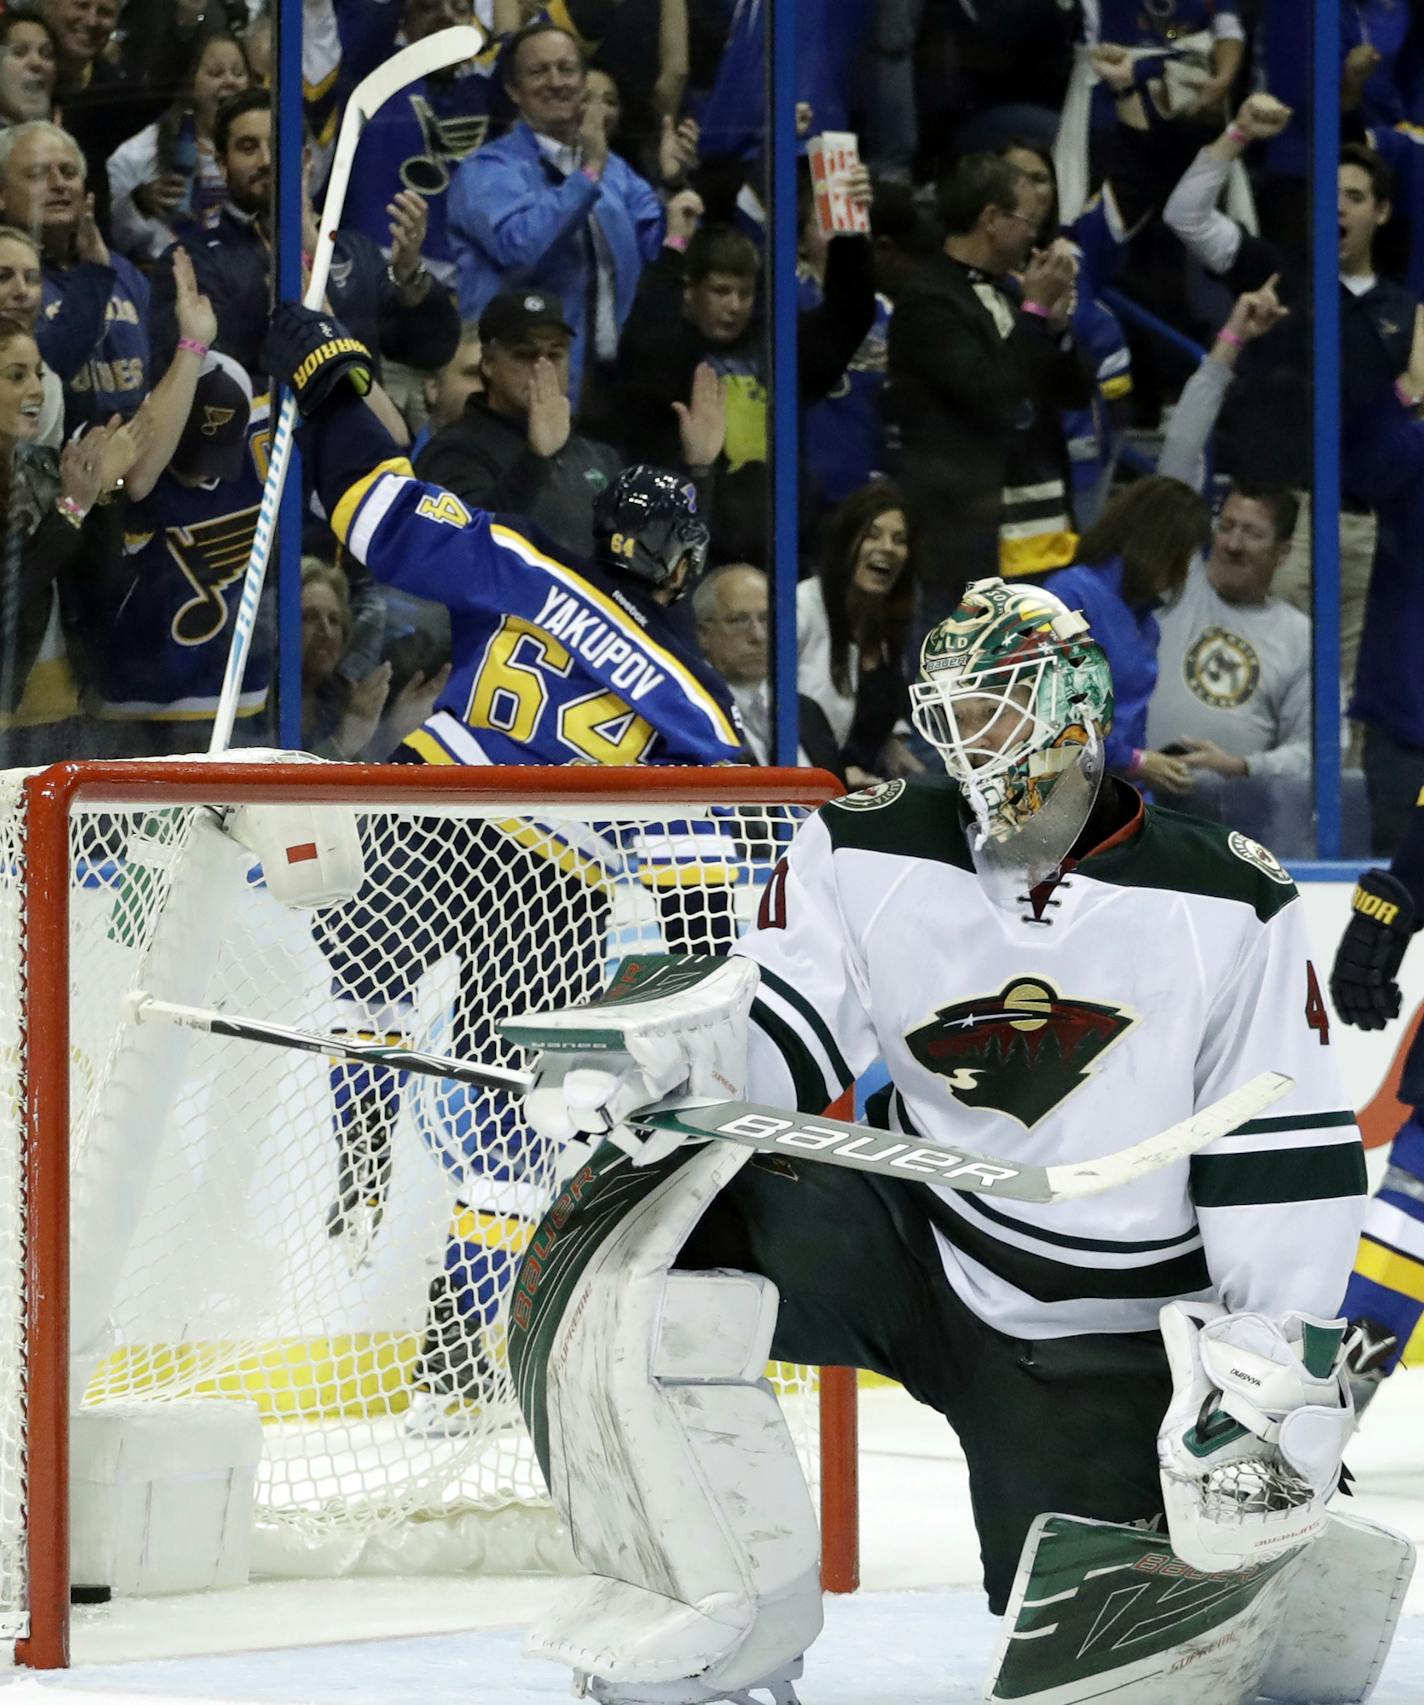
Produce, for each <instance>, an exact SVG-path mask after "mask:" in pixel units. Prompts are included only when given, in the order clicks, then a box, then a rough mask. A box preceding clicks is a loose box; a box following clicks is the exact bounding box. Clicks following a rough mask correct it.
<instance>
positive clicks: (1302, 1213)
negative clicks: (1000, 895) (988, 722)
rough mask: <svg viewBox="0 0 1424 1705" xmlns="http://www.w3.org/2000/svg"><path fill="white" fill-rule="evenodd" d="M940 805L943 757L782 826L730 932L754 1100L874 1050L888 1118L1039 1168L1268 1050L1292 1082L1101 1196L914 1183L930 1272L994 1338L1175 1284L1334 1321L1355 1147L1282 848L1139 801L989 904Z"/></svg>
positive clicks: (1179, 1293) (1125, 1309)
mask: <svg viewBox="0 0 1424 1705" xmlns="http://www.w3.org/2000/svg"><path fill="white" fill-rule="evenodd" d="M960 812H961V806H960V799H959V794H958V792H957V790H956V789H955V787H954V785H953V784H952V783H949V782H947V781H945V780H943V779H939V778H936V779H934V780H926V781H920V780H916V781H913V782H909V783H906V782H890V783H885V784H881V785H880V786H877V787H874V788H871V789H867V790H866V791H864V792H862V793H858V794H852V795H851V796H850V797H849V798H847V799H845V800H840V801H837V802H835V803H834V804H831V805H828V806H826V807H825V808H824V809H823V810H822V811H821V812H820V813H819V814H818V816H816V817H815V818H813V819H812V820H811V821H810V822H809V823H807V824H806V825H805V827H804V828H803V829H802V830H801V832H800V833H799V835H798V836H797V838H796V841H795V843H794V844H793V846H792V847H791V849H790V852H789V853H788V855H787V857H786V858H785V860H784V861H783V862H782V864H781V865H780V866H779V867H778V869H777V871H776V874H775V875H774V876H773V878H772V880H771V881H770V883H769V884H768V886H767V890H766V893H765V895H764V897H763V900H762V904H761V909H760V913H759V916H758V921H757V928H756V929H755V930H754V931H753V932H752V933H751V934H750V935H748V936H747V937H745V938H744V939H743V940H742V941H741V942H740V943H739V944H738V946H737V948H736V951H737V952H738V953H742V954H745V955H747V956H748V957H750V958H752V959H754V960H755V961H756V962H757V964H758V965H759V966H760V968H761V986H760V989H759V992H758V996H757V999H756V1001H755V1003H754V1005H753V1008H752V1021H751V1033H750V1043H749V1073H748V1088H747V1094H748V1096H749V1097H750V1098H751V1099H753V1100H756V1101H760V1102H766V1103H770V1104H772V1105H780V1106H787V1107H791V1106H795V1107H797V1108H799V1109H801V1110H803V1111H811V1112H816V1113H820V1112H824V1111H825V1110H826V1108H827V1107H828V1106H829V1104H830V1103H831V1102H832V1101H833V1100H834V1099H835V1098H836V1097H837V1096H839V1095H840V1094H841V1092H842V1091H843V1090H844V1089H846V1088H847V1087H848V1086H849V1085H850V1084H851V1083H852V1082H853V1081H854V1079H855V1078H856V1077H858V1076H859V1074H861V1073H862V1072H864V1071H865V1070H866V1069H867V1068H868V1067H869V1066H870V1065H871V1064H872V1063H873V1062H875V1061H876V1060H877V1059H883V1061H884V1063H885V1065H886V1067H887V1068H888V1070H889V1075H890V1087H889V1090H888V1092H887V1093H886V1094H884V1095H882V1097H881V1098H880V1101H881V1107H882V1111H883V1115H884V1118H883V1122H884V1123H886V1124H888V1126H889V1128H890V1129H891V1130H896V1131H903V1132H906V1133H913V1134H919V1135H922V1136H924V1137H927V1138H931V1139H933V1140H935V1141H938V1142H942V1143H946V1144H949V1145H951V1146H953V1145H963V1146H965V1147H968V1148H972V1149H976V1150H979V1151H981V1152H988V1153H994V1154H1000V1155H1003V1156H1004V1157H1005V1158H1007V1159H1010V1160H1021V1161H1025V1162H1031V1163H1034V1164H1038V1165H1044V1166H1047V1165H1053V1164H1056V1163H1059V1162H1065V1161H1079V1160H1086V1159H1091V1158H1093V1157H1095V1156H1097V1155H1102V1154H1107V1153H1110V1152H1112V1151H1113V1150H1115V1149H1120V1148H1123V1147H1126V1146H1127V1145H1128V1144H1130V1143H1134V1142H1136V1141H1138V1140H1139V1139H1140V1138H1142V1137H1145V1136H1148V1135H1150V1134H1151V1133H1152V1132H1153V1131H1156V1130H1160V1129H1162V1128H1163V1127H1165V1126H1167V1125H1170V1124H1173V1123H1174V1122H1176V1121H1177V1120H1180V1119H1184V1118H1186V1117H1188V1116H1189V1115H1190V1114H1192V1113H1194V1112H1196V1111H1197V1110H1199V1109H1200V1108H1202V1107H1205V1106H1206V1105H1207V1104H1208V1103H1210V1102H1212V1101H1215V1100H1217V1099H1218V1098H1219V1097H1221V1096H1222V1095H1225V1094H1226V1093H1227V1092H1228V1091H1229V1090H1232V1089H1235V1088H1238V1087H1239V1086H1240V1085H1241V1084H1243V1083H1245V1082H1246V1081H1247V1080H1248V1079H1250V1078H1251V1077H1253V1076H1255V1075H1256V1074H1257V1073H1258V1072H1261V1071H1266V1070H1275V1071H1281V1072H1285V1073H1287V1074H1289V1075H1290V1076H1291V1077H1292V1078H1294V1080H1295V1084H1294V1088H1293V1089H1292V1090H1291V1091H1290V1092H1289V1093H1288V1095H1287V1096H1286V1098H1285V1099H1283V1100H1282V1101H1280V1102H1279V1103H1277V1105H1276V1106H1275V1107H1274V1108H1272V1109H1271V1112H1270V1114H1269V1116H1267V1117H1264V1118H1260V1119H1255V1120H1252V1121H1251V1122H1250V1123H1248V1124H1246V1125H1244V1126H1242V1127H1241V1128H1240V1129H1239V1130H1238V1131H1236V1132H1235V1133H1233V1134H1232V1135H1231V1136H1230V1137H1227V1138H1224V1139H1223V1140H1221V1141H1220V1142H1217V1143H1215V1144H1213V1145H1212V1146H1211V1147H1209V1148H1207V1149H1205V1150H1203V1151H1202V1152H1201V1153H1200V1154H1198V1155H1197V1156H1195V1157H1194V1158H1193V1159H1192V1160H1191V1161H1190V1162H1183V1163H1181V1164H1180V1165H1177V1166H1174V1167H1169V1168H1166V1169H1164V1170H1162V1171H1160V1172H1157V1173H1155V1174H1153V1175H1152V1176H1150V1177H1147V1178H1144V1179H1141V1180H1140V1181H1138V1182H1137V1183H1134V1184H1130V1185H1126V1186H1124V1187H1123V1188H1121V1189H1118V1190H1114V1191H1110V1192H1108V1193H1106V1194H1104V1195H1101V1196H1095V1197H1089V1198H1086V1199H1083V1200H1080V1201H1069V1202H1059V1203H1054V1204H1051V1205H1047V1206H1037V1205H1031V1204H1026V1203H1022V1202H1013V1201H1007V1200H999V1201H995V1200H994V1198H993V1196H992V1194H988V1195H973V1196H971V1195H964V1194H959V1193H956V1192H955V1191H952V1190H950V1189H947V1188H944V1187H942V1186H937V1185H931V1184H926V1185H923V1186H919V1188H923V1189H924V1190H925V1191H926V1192H927V1193H928V1201H929V1207H930V1212H931V1215H932V1218H933V1221H934V1225H935V1230H936V1237H937V1241H938V1244H939V1250H940V1255H941V1258H942V1260H943V1263H944V1270H945V1274H946V1276H947V1278H948V1281H949V1283H950V1284H951V1285H952V1286H953V1288H954V1290H955V1291H956V1292H957V1293H958V1294H959V1296H960V1297H961V1298H962V1299H963V1300H964V1302H965V1303H966V1304H967V1305H968V1306H969V1307H970V1308H971V1309H973V1310H974V1312H975V1313H976V1314H977V1315H978V1316H979V1317H980V1318H981V1319H983V1320H985V1321H986V1322H988V1323H989V1324H990V1325H991V1326H993V1327H995V1328H996V1329H998V1330H999V1331H1001V1332H1004V1333H1007V1334H1009V1335H1011V1336H1014V1337H1021V1338H1050V1337H1060V1336H1065V1335H1068V1334H1072V1333H1082V1332H1155V1331H1156V1330H1157V1317H1158V1311H1159V1309H1160V1308H1161V1307H1162V1305H1163V1304H1164V1303H1165V1302H1167V1301H1169V1300H1171V1299H1173V1298H1189V1299H1200V1300H1212V1301H1219V1302H1221V1303H1223V1304H1224V1305H1225V1306H1226V1307H1227V1308H1229V1309H1233V1310H1248V1309H1249V1310H1258V1311H1260V1312H1262V1313H1264V1314H1266V1315H1270V1316H1275V1315H1277V1314H1280V1313H1282V1312H1283V1311H1285V1310H1287V1309H1298V1310H1303V1311H1307V1312H1310V1313H1315V1314H1318V1315H1321V1316H1326V1317H1328V1316H1331V1315H1333V1314H1334V1313H1335V1311H1336V1309H1337V1308H1338V1306H1339V1302H1340V1299H1341V1296H1342V1295H1343V1294H1344V1287H1345V1281H1346V1278H1347V1276H1348V1274H1349V1271H1350V1265H1351V1262H1352V1260H1353V1258H1354V1254H1355V1248H1356V1243H1357V1241H1358V1236H1359V1230H1360V1223H1361V1217H1362V1214H1363V1209H1364V1201H1365V1188H1366V1185H1365V1167H1364V1156H1363V1150H1362V1148H1361V1143H1360V1136H1359V1132H1358V1130H1357V1129H1356V1125H1355V1116H1354V1114H1353V1112H1352V1111H1350V1109H1349V1107H1348V1105H1347V1103H1346V1100H1345V1097H1344V1094H1343V1091H1342V1087H1341V1083H1340V1080H1339V1076H1338V1074H1337V1071H1336V1067H1335V1061H1334V1050H1333V1048H1332V1047H1331V1034H1330V1018H1329V1013H1328V1009H1327V1008H1326V1006H1325V1003H1324V1000H1323V997H1322V994H1321V985H1320V981H1319V978H1318V975H1317V971H1316V967H1315V966H1314V964H1313V963H1312V961H1311V950H1310V944H1309V942H1308V940H1307V937H1306V932H1305V925H1304V920H1303V917H1302V908H1301V906H1300V904H1299V902H1298V896H1297V894H1296V890H1295V887H1294V884H1293V883H1292V882H1291V879H1290V877H1289V876H1288V875H1287V873H1286V872H1285V870H1284V869H1283V868H1282V867H1281V866H1280V865H1279V864H1278V863H1277V861H1276V860H1275V858H1274V857H1273V856H1272V855H1271V854H1270V853H1269V852H1267V851H1266V850H1265V849H1264V848H1263V847H1261V846H1259V845H1258V844H1257V843H1256V842H1254V841H1251V840H1249V839H1247V838H1246V837H1245V836H1243V835H1240V834H1238V833H1235V832H1232V831H1229V830H1227V829H1224V828H1220V827H1218V826H1216V825H1213V824H1210V823H1205V822H1201V821H1199V820H1197V819H1195V818H1192V817H1188V816H1185V815H1183V814H1180V813H1177V812H1174V811H1168V810H1163V809H1160V808H1157V807H1151V806H1149V807H1145V808H1144V809H1143V810H1142V812H1141V813H1140V814H1139V816H1138V818H1137V819H1136V821H1135V822H1134V823H1133V824H1131V825H1129V826H1128V828H1126V829H1124V830H1123V831H1122V832H1121V833H1120V834H1118V835H1115V836H1114V837H1113V839H1112V840H1111V841H1110V842H1108V843H1106V844H1105V845H1104V846H1102V847H1099V848H1098V849H1096V850H1095V851H1094V852H1093V853H1091V854H1090V855H1089V856H1088V857H1087V858H1086V859H1084V860H1083V862H1082V863H1081V864H1079V865H1078V866H1077V867H1076V868H1073V869H1071V870H1070V871H1069V873H1068V874H1067V875H1066V876H1065V877H1063V878H1062V879H1061V880H1060V881H1059V882H1057V883H1056V884H1055V885H1053V886H1052V887H1051V889H1049V888H1048V887H1047V886H1046V885H1045V887H1044V888H1040V889H1035V890H1034V891H1033V893H1032V894H1025V895H1024V896H1023V897H1022V898H1021V900H1020V901H1019V903H1018V904H1017V905H1016V906H1015V907H1013V908H1012V909H1006V908H1004V907H1002V906H999V905H995V904H994V903H993V902H992V901H991V899H990V898H989V896H988V895H987V893H986V891H985V890H984V888H983V887H982V886H981V884H980V882H979V879H978V877H977V876H976V875H975V872H974V868H973V864H972V861H971V858H970V854H969V849H968V845H967V842H966V839H965V833H964V829H963V827H962V824H961V815H960Z"/></svg>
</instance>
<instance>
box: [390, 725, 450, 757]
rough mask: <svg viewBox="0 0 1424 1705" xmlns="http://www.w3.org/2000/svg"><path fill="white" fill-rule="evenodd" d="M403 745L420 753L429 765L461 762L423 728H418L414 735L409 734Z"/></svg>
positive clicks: (402, 742)
mask: <svg viewBox="0 0 1424 1705" xmlns="http://www.w3.org/2000/svg"><path fill="white" fill-rule="evenodd" d="M401 745H402V746H409V747H410V749H411V751H412V752H419V754H420V755H421V757H422V758H424V760H425V761H426V763H427V764H457V763H459V761H460V760H459V759H458V758H454V757H451V755H450V753H448V752H447V751H446V750H445V748H444V747H443V746H442V745H441V744H440V742H439V741H438V740H437V739H436V738H435V736H434V735H433V734H428V733H427V732H426V731H425V729H423V728H417V729H416V731H415V733H414V734H407V735H406V737H405V739H404V740H402V741H401Z"/></svg>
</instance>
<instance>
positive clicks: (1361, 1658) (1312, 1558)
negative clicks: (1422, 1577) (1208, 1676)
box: [1260, 1510, 1415, 1705]
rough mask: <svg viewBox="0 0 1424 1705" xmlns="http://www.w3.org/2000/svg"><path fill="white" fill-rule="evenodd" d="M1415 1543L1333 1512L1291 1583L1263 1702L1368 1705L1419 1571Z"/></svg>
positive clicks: (1377, 1525) (1361, 1519)
mask: <svg viewBox="0 0 1424 1705" xmlns="http://www.w3.org/2000/svg"><path fill="white" fill-rule="evenodd" d="M1414 1555H1415V1553H1414V1545H1413V1543H1412V1542H1411V1541H1410V1540H1408V1539H1406V1538H1405V1537H1404V1535H1403V1534H1402V1533H1395V1532H1394V1530H1393V1529H1392V1528H1388V1527H1385V1526H1383V1525H1382V1524H1381V1523H1379V1522H1374V1521H1370V1520H1369V1519H1368V1518H1367V1517H1365V1516H1358V1515H1355V1514H1353V1513H1350V1514H1346V1513H1344V1512H1342V1511H1337V1510H1332V1511H1331V1512H1330V1514H1329V1516H1328V1517H1327V1518H1326V1522H1325V1530H1324V1532H1323V1533H1322V1534H1321V1535H1320V1537H1319V1539H1317V1540H1314V1541H1313V1542H1312V1543H1311V1544H1310V1545H1309V1546H1308V1547H1307V1548H1306V1552H1305V1556H1304V1558H1303V1559H1302V1561H1301V1564H1300V1568H1299V1569H1298V1570H1297V1572H1296V1574H1295V1577H1294V1579H1293V1580H1292V1582H1291V1589H1290V1596H1289V1597H1288V1598H1287V1600H1286V1606H1285V1614H1284V1617H1283V1620H1282V1622H1281V1626H1280V1632H1279V1635H1278V1637H1277V1640H1276V1647H1275V1650H1274V1651H1273V1652H1272V1654H1271V1661H1270V1663H1269V1664H1268V1665H1267V1668H1266V1672H1265V1674H1264V1675H1263V1676H1262V1678H1261V1685H1260V1695H1261V1697H1262V1698H1263V1699H1271V1700H1282V1701H1284V1700H1291V1701H1303V1702H1304V1705H1360V1702H1361V1701H1362V1700H1365V1699H1368V1698H1369V1696H1370V1694H1371V1693H1372V1692H1373V1691H1374V1686H1375V1683H1376V1682H1377V1681H1378V1680H1379V1677H1380V1671H1381V1670H1382V1669H1383V1668H1384V1661H1385V1659H1386V1658H1387V1657H1388V1656H1389V1648H1390V1646H1391V1644H1392V1643H1393V1640H1394V1634H1395V1628H1396V1626H1397V1625H1398V1622H1399V1613H1400V1611H1401V1609H1402V1608H1403V1605H1404V1595H1405V1593H1406V1592H1407V1591H1408V1588H1409V1582H1410V1580H1411V1578H1412V1577H1413V1574H1414Z"/></svg>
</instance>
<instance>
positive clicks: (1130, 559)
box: [1043, 474, 1211, 793]
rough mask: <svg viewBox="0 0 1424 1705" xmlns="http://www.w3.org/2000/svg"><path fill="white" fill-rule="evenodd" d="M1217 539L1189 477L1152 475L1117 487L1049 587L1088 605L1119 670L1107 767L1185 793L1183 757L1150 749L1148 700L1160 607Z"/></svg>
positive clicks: (1188, 780) (1076, 605)
mask: <svg viewBox="0 0 1424 1705" xmlns="http://www.w3.org/2000/svg"><path fill="white" fill-rule="evenodd" d="M1210 543H1211V514H1210V512H1209V511H1208V509H1207V506H1206V503H1205V502H1204V501H1203V499H1202V497H1201V495H1200V494H1199V493H1198V492H1195V491H1193V490H1192V488H1191V486H1189V485H1187V484H1185V483H1184V482H1183V481H1182V480H1174V479H1168V478H1167V477H1166V476H1165V475H1161V474H1153V475H1151V476H1150V477H1149V478H1147V479H1141V480H1137V481H1135V482H1134V483H1133V484H1132V485H1130V486H1127V487H1126V488H1125V489H1124V490H1122V491H1120V492H1118V493H1117V495H1116V496H1115V497H1113V498H1112V499H1111V501H1110V502H1109V503H1108V505H1107V507H1106V508H1105V509H1104V510H1103V513H1102V515H1101V516H1100V517H1099V519H1098V520H1097V521H1096V522H1095V523H1094V525H1093V526H1091V527H1090V528H1089V529H1088V531H1087V532H1086V533H1084V534H1083V536H1082V538H1080V539H1079V541H1078V550H1077V562H1076V563H1075V564H1074V566H1073V567H1071V568H1065V569H1060V570H1059V572H1058V573H1056V574H1050V575H1048V576H1047V577H1046V578H1045V579H1044V581H1043V585H1044V586H1045V587H1046V589H1047V590H1048V591H1050V592H1053V593H1056V594H1057V596H1058V597H1060V598H1061V599H1062V600H1063V601H1064V603H1065V604H1067V605H1068V607H1069V608H1070V609H1074V610H1081V611H1082V612H1083V614H1084V616H1085V617H1086V618H1087V620H1088V625H1089V627H1091V628H1092V630H1093V638H1094V639H1096V640H1097V642H1098V644H1099V645H1101V646H1102V648H1103V650H1104V651H1105V652H1106V653H1107V658H1108V663H1109V664H1110V666H1111V668H1112V677H1113V698H1114V701H1115V710H1114V715H1113V726H1112V732H1111V733H1110V734H1109V735H1108V738H1107V761H1108V768H1109V769H1112V770H1116V771H1118V773H1119V774H1121V775H1124V776H1127V777H1128V778H1129V779H1131V780H1132V781H1140V782H1141V783H1142V785H1143V786H1144V787H1147V788H1153V789H1162V790H1163V791H1165V792H1168V793H1185V792H1187V790H1188V789H1189V788H1190V787H1191V784H1192V774H1191V771H1190V770H1189V769H1188V768H1187V766H1186V765H1185V764H1184V763H1183V762H1182V761H1181V759H1180V758H1178V757H1173V756H1170V755H1169V754H1167V753H1165V752H1153V751H1149V750H1148V749H1147V701H1148V700H1149V699H1150V698H1151V697H1152V689H1153V688H1154V687H1155V686H1156V685H1157V645H1158V641H1159V639H1160V637H1161V635H1160V632H1159V629H1158V626H1157V611H1158V610H1159V609H1162V608H1163V607H1164V606H1165V605H1169V604H1173V603H1175V602H1176V600H1177V599H1178V598H1180V597H1181V595H1182V588H1183V587H1184V586H1185V585H1186V583H1187V570H1188V569H1189V568H1190V567H1191V562H1192V558H1193V556H1195V555H1196V553H1197V552H1198V551H1204V550H1206V549H1207V548H1208V547H1209V545H1210Z"/></svg>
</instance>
